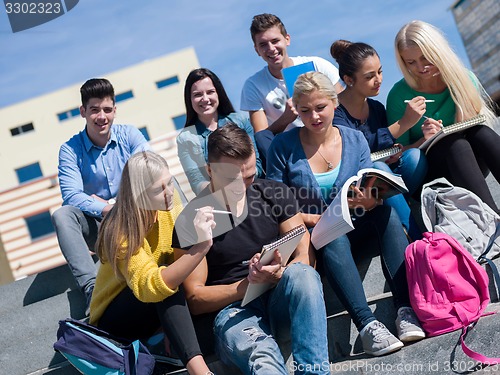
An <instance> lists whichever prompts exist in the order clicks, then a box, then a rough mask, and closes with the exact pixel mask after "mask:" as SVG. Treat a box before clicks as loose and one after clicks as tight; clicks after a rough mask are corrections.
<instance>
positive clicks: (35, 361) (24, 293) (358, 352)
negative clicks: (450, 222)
mask: <svg viewBox="0 0 500 375" xmlns="http://www.w3.org/2000/svg"><path fill="white" fill-rule="evenodd" d="M495 263H496V265H497V266H498V267H499V268H500V258H499V259H496V260H495ZM359 270H360V273H361V274H362V278H363V284H364V287H365V290H366V294H367V296H368V300H369V302H370V307H371V308H372V309H373V311H374V313H375V315H376V316H377V318H378V319H379V320H381V321H382V322H383V323H384V324H386V325H387V326H388V328H389V329H390V330H391V331H393V332H395V326H394V320H395V311H394V307H393V305H392V296H391V294H390V292H388V288H387V286H386V283H385V280H384V278H383V275H382V271H381V268H380V259H379V257H374V258H371V259H369V260H367V261H366V264H365V263H361V264H359ZM491 294H492V296H491V297H492V301H493V302H495V301H496V302H498V301H499V299H498V295H497V294H496V292H494V289H493V288H491ZM0 300H1V301H2V302H1V304H0V317H1V318H0V319H1V321H2V329H1V330H0V369H1V371H0V372H1V373H5V374H9V375H25V374H52V375H56V374H57V375H66V374H67V375H72V374H78V372H77V371H76V370H75V369H74V368H73V367H72V366H68V363H67V362H66V361H65V359H64V358H63V357H62V356H61V355H60V354H58V353H56V352H54V350H53V348H52V345H53V343H54V342H55V340H56V332H57V328H58V321H59V320H60V319H65V318H66V317H69V316H72V317H74V318H76V319H80V318H82V317H83V310H84V299H83V296H82V295H81V293H80V292H79V291H78V290H77V288H76V286H75V284H74V281H73V279H72V276H71V274H70V272H69V270H68V267H67V266H66V265H64V266H61V267H58V268H55V269H53V270H50V271H46V272H43V273H40V274H38V275H34V276H30V277H27V278H25V279H22V280H18V281H16V282H14V283H11V284H8V285H3V286H1V287H0ZM325 300H326V304H327V307H328V315H329V318H328V331H329V344H330V360H331V361H332V362H333V363H334V364H337V363H342V364H344V363H352V362H353V361H357V360H358V359H359V358H361V359H362V360H363V361H371V360H372V359H370V358H369V357H366V356H364V354H363V353H362V349H361V345H360V342H359V338H358V334H357V331H356V329H355V327H354V326H353V325H352V323H351V320H350V317H349V316H348V314H347V313H346V312H345V311H344V310H343V307H342V306H341V305H340V304H339V303H338V301H337V298H336V297H335V296H334V294H333V292H332V291H331V289H330V288H329V287H328V285H327V283H326V282H325ZM492 306H495V307H496V308H497V309H498V308H500V306H498V303H497V304H495V305H492ZM499 316H500V315H499ZM499 319H500V318H499V317H498V316H496V317H493V318H489V319H488V320H486V318H485V321H492V322H493V323H494V324H493V325H492V330H491V332H500V327H498V326H497V325H498V324H500V322H499ZM482 324H484V323H482ZM495 324H497V325H495ZM486 331H487V329H486ZM450 335H452V336H453V337H455V336H456V334H455V333H454V334H450ZM495 335H496V333H495ZM495 335H493V336H492V335H488V334H487V335H485V338H486V339H488V340H489V339H492V337H496V336H495ZM445 336H446V335H445ZM490 336H491V337H490ZM456 337H458V336H456ZM431 340H432V342H434V341H435V340H437V342H438V343H441V342H442V341H441V340H444V339H442V338H441V337H438V338H433V339H430V340H425V341H424V342H426V343H429V345H431ZM447 340H448V339H447ZM450 340H451V339H450ZM454 340H455V341H456V338H455V339H454ZM481 342H483V340H482V339H481ZM496 342H497V343H498V342H499V341H498V340H497V341H496ZM443 343H447V341H443ZM420 345H423V346H425V344H414V345H412V346H411V347H412V348H413V347H419V346H420ZM436 345H438V344H436ZM439 345H441V344H439ZM442 345H444V344H442ZM447 345H448V344H447ZM493 346H494V347H497V348H498V345H496V346H495V345H493ZM443 348H444V349H446V352H448V351H449V350H448V348H452V346H450V345H448V346H443ZM405 349H406V348H405ZM444 349H443V350H444ZM405 352H407V351H406V350H403V351H401V352H400V353H405ZM424 354H425V353H424ZM424 354H422V355H423V357H421V358H420V359H421V360H424V359H426V358H427V357H426V356H425V355H424ZM493 354H494V353H493ZM496 354H497V356H498V355H500V353H496ZM400 355H403V354H393V355H391V358H392V357H393V356H400ZM408 355H409V354H405V356H408ZM490 355H492V354H490ZM27 358H29V360H26V359H27ZM384 358H386V357H384ZM397 358H400V357H397ZM402 358H403V359H404V358H406V357H402ZM429 358H431V357H429ZM208 359H209V360H210V361H211V364H210V366H211V368H212V369H213V370H214V372H215V373H217V374H219V375H220V374H235V373H236V372H235V371H234V370H233V369H228V368H226V367H225V366H223V365H222V364H221V362H220V361H217V359H216V358H215V357H210V358H208ZM400 359H401V358H400ZM426 360H427V359H426ZM441 360H443V361H444V360H445V359H444V358H441ZM429 361H430V359H429ZM377 363H378V362H377ZM429 363H430V362H429ZM170 373H171V374H186V372H185V371H184V370H182V369H180V370H179V369H177V370H176V371H174V369H172V368H164V367H161V366H158V368H157V374H170Z"/></svg>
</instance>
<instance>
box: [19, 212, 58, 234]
mask: <svg viewBox="0 0 500 375" xmlns="http://www.w3.org/2000/svg"><path fill="white" fill-rule="evenodd" d="M24 220H26V225H27V226H28V231H29V232H30V236H31V239H32V240H35V239H37V238H40V237H43V236H45V235H47V234H50V233H54V227H53V225H52V221H51V220H50V211H45V212H42V213H40V214H37V215H33V216H30V217H26V218H24Z"/></svg>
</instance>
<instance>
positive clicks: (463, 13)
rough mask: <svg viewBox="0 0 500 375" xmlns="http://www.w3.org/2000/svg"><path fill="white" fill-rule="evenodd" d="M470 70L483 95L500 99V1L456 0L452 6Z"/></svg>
mask: <svg viewBox="0 0 500 375" xmlns="http://www.w3.org/2000/svg"><path fill="white" fill-rule="evenodd" d="M451 9H452V11H453V16H454V18H455V22H456V24H457V28H458V31H459V32H460V35H461V36H462V40H463V42H464V46H465V50H466V51H467V55H468V56H469V59H470V62H471V66H472V69H473V71H474V73H475V74H476V75H477V77H478V78H479V80H480V82H481V84H482V85H483V86H484V88H485V89H486V92H487V93H488V94H489V95H490V96H491V97H492V98H493V99H494V100H495V101H497V102H499V100H500V64H499V61H500V36H499V35H500V2H499V1H498V0H459V1H457V2H455V4H453V5H452V7H451Z"/></svg>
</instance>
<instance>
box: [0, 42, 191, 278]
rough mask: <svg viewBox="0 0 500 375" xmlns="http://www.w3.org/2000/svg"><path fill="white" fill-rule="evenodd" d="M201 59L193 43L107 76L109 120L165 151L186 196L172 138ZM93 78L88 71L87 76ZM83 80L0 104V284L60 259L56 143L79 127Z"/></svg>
mask: <svg viewBox="0 0 500 375" xmlns="http://www.w3.org/2000/svg"><path fill="white" fill-rule="evenodd" d="M198 67H199V63H198V59H197V57H196V54H195V51H194V49H192V48H188V49H185V50H181V51H178V52H176V53H172V54H169V55H166V56H162V57H159V58H156V59H152V60H148V61H145V62H143V63H140V64H137V65H133V66H130V67H127V68H125V69H122V70H119V71H115V72H112V73H109V74H106V75H103V77H104V78H107V79H109V81H110V82H111V83H112V84H113V86H114V88H115V95H116V106H117V114H116V118H115V123H117V124H131V125H135V126H136V127H138V128H139V129H140V130H141V131H142V133H143V134H144V135H145V137H146V139H147V140H148V141H150V144H151V146H152V148H153V150H154V151H156V152H158V153H159V154H161V155H162V156H164V157H165V158H166V160H167V161H168V163H169V166H170V169H171V173H172V174H173V175H174V176H176V178H177V180H178V181H179V183H180V184H181V187H182V189H183V191H184V192H185V193H186V195H187V196H188V198H192V196H193V193H192V192H191V189H190V186H189V183H188V181H187V178H186V177H185V175H184V172H183V170H182V167H181V166H180V163H179V160H178V158H177V145H176V142H175V137H176V135H177V130H178V129H181V128H182V127H184V122H185V106H184V81H185V79H186V77H187V75H188V74H189V72H190V71H191V70H192V69H195V68H198ZM89 78H93V77H89ZM82 84H83V82H80V83H78V84H75V85H72V86H70V87H67V88H64V89H61V90H58V91H55V92H51V93H48V94H46V95H43V96H40V97H36V98H33V99H30V100H26V101H24V102H21V103H17V104H14V105H11V106H8V107H4V108H1V109H0V119H1V120H0V131H1V132H2V134H3V135H2V137H0V150H2V152H1V153H0V173H1V175H2V179H0V284H5V283H7V282H10V281H13V280H16V279H19V278H22V277H24V276H26V275H31V274H35V273H38V272H41V271H44V270H47V269H50V268H53V267H55V266H58V265H61V264H64V262H65V260H64V258H63V256H62V254H61V251H60V249H59V246H58V243H57V238H56V236H55V233H54V229H53V227H52V223H51V220H50V216H51V214H52V212H54V211H55V210H56V209H58V208H59V207H60V206H61V203H62V199H61V195H60V191H59V184H58V179H57V164H58V153H59V147H60V145H61V144H62V143H64V142H66V141H67V140H68V139H69V138H71V136H73V135H74V134H76V133H78V132H79V131H81V130H82V129H83V128H84V127H85V120H84V119H83V118H81V116H80V111H79V107H80V103H81V99H80V86H81V85H82Z"/></svg>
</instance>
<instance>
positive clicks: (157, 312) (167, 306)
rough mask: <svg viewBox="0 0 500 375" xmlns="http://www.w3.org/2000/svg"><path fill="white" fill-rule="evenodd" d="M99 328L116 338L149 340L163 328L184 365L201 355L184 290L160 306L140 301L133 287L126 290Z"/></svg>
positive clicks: (113, 303) (112, 306)
mask: <svg viewBox="0 0 500 375" xmlns="http://www.w3.org/2000/svg"><path fill="white" fill-rule="evenodd" d="M98 326H99V328H102V329H103V330H104V331H107V332H109V333H111V334H113V335H115V336H118V337H123V338H128V339H133V340H135V339H146V338H148V337H150V336H152V335H153V334H154V333H155V332H157V331H158V329H159V328H160V327H161V328H162V329H163V332H165V335H166V336H167V337H168V339H169V340H170V343H171V344H172V346H173V347H174V349H175V351H176V352H177V354H178V355H179V358H180V359H181V361H182V363H184V365H186V363H187V362H188V361H189V360H190V359H191V358H193V357H194V356H196V355H201V351H200V347H199V345H198V340H197V338H196V333H195V331H194V327H193V322H192V320H191V315H190V314H189V309H188V307H187V303H186V298H185V296H184V291H183V289H182V288H179V291H178V292H177V293H175V294H173V295H172V296H170V297H168V298H165V299H164V300H163V301H161V302H158V303H144V302H141V301H139V300H138V299H137V298H136V297H135V296H134V294H133V293H132V290H131V289H130V288H125V289H124V290H123V291H122V292H121V293H120V294H119V295H118V296H117V297H116V298H115V299H114V300H113V301H112V302H111V303H110V304H109V306H108V308H107V309H106V311H105V312H104V314H103V315H102V317H101V318H100V319H99V323H98Z"/></svg>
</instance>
